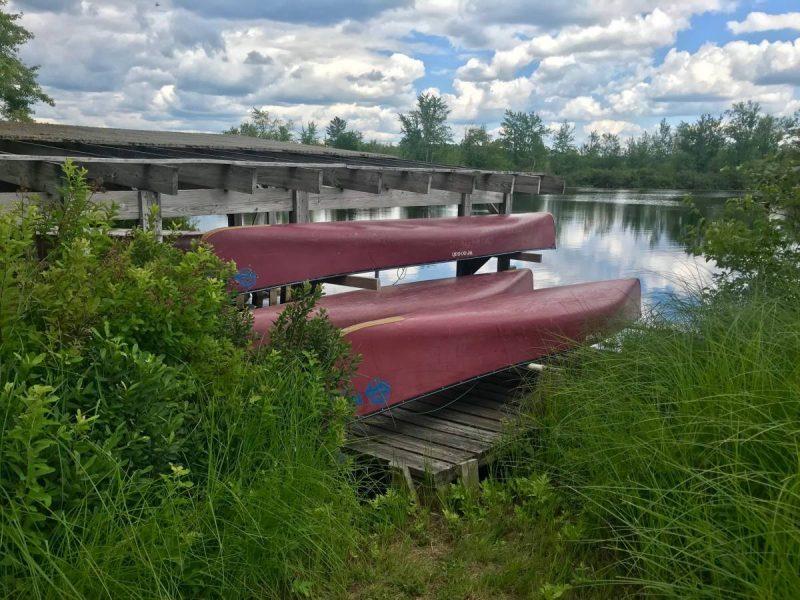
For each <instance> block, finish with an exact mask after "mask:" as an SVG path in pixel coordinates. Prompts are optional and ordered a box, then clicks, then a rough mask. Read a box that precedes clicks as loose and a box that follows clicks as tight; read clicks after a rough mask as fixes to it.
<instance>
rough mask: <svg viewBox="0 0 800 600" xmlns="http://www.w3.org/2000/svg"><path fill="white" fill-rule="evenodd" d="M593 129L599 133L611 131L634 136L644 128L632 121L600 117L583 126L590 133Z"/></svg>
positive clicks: (614, 133) (620, 134) (615, 133)
mask: <svg viewBox="0 0 800 600" xmlns="http://www.w3.org/2000/svg"><path fill="white" fill-rule="evenodd" d="M592 131H596V132H597V133H600V134H603V133H611V134H613V135H619V136H624V137H628V136H633V135H639V134H641V133H642V131H643V130H642V128H641V127H640V126H639V125H637V124H636V123H631V122H630V121H616V120H614V119H600V120H598V121H592V122H591V123H587V124H586V125H584V126H583V132H584V133H586V134H588V133H591V132H592Z"/></svg>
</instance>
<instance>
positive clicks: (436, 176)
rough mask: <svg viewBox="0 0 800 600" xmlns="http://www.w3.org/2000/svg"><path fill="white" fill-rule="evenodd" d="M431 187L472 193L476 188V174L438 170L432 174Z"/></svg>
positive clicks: (460, 192)
mask: <svg viewBox="0 0 800 600" xmlns="http://www.w3.org/2000/svg"><path fill="white" fill-rule="evenodd" d="M431 188H432V189H434V190H446V191H449V192H458V193H459V194H471V193H472V192H473V191H474V190H475V174H474V173H465V172H456V171H449V172H442V171H436V172H434V173H433V175H432V176H431Z"/></svg>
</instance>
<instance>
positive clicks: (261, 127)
mask: <svg viewBox="0 0 800 600" xmlns="http://www.w3.org/2000/svg"><path fill="white" fill-rule="evenodd" d="M293 127H294V125H293V123H292V122H291V121H284V120H282V119H278V118H274V119H273V118H272V117H271V116H270V115H269V111H266V110H261V109H259V108H255V107H254V108H253V109H252V110H251V111H250V120H249V121H243V122H242V123H241V124H240V125H239V126H238V127H231V128H230V129H228V130H227V131H224V132H223V133H226V134H228V135H245V136H248V137H256V138H261V139H264V140H277V141H279V142H291V141H292V138H293V134H292V129H293Z"/></svg>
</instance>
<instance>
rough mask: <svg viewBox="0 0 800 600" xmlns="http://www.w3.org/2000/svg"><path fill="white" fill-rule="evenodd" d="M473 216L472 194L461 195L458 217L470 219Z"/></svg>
mask: <svg viewBox="0 0 800 600" xmlns="http://www.w3.org/2000/svg"><path fill="white" fill-rule="evenodd" d="M471 214H472V194H461V203H460V204H459V205H458V216H459V217H468V216H470V215H471Z"/></svg>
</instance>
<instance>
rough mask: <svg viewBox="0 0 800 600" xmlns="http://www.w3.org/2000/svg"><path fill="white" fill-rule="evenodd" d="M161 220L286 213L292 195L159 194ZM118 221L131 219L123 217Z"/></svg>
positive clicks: (109, 195)
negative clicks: (165, 218) (162, 217)
mask: <svg viewBox="0 0 800 600" xmlns="http://www.w3.org/2000/svg"><path fill="white" fill-rule="evenodd" d="M124 195H125V192H106V193H104V194H95V195H94V197H93V200H94V201H96V202H97V201H104V200H105V201H115V200H118V199H119V198H124V197H125V196H124ZM161 201H162V208H163V216H164V217H193V216H197V215H224V214H233V213H254V212H262V211H263V212H269V211H276V210H278V211H288V210H291V209H292V198H291V193H290V192H288V191H286V190H279V189H276V188H264V189H259V190H256V192H255V193H254V194H243V193H240V192H231V191H225V190H211V189H199V190H180V191H179V192H178V194H177V195H175V196H167V195H162V197H161ZM120 218H123V219H124V218H130V217H128V216H123V211H121V212H120Z"/></svg>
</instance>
